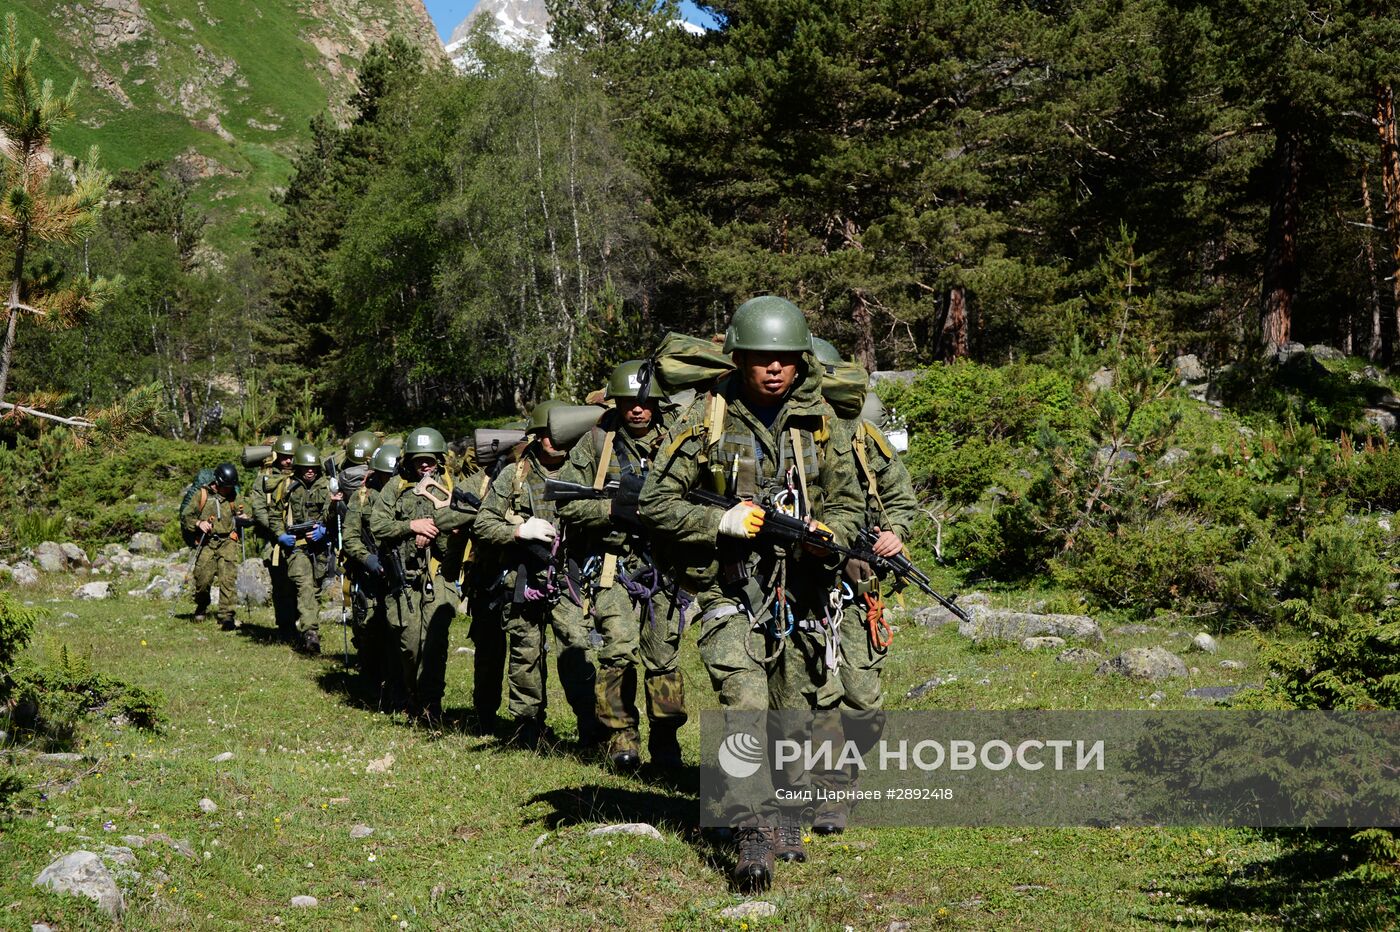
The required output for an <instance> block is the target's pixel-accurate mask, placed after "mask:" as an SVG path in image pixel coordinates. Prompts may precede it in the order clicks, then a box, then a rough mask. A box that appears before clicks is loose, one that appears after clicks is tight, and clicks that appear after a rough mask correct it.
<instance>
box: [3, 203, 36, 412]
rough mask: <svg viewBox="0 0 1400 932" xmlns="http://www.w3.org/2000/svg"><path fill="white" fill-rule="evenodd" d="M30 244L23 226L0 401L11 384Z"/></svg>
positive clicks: (17, 248)
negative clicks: (11, 366)
mask: <svg viewBox="0 0 1400 932" xmlns="http://www.w3.org/2000/svg"><path fill="white" fill-rule="evenodd" d="M28 245H29V230H28V229H27V228H26V227H21V229H20V231H19V236H18V237H17V238H16V240H15V264H14V276H15V277H14V278H13V279H11V281H10V297H9V302H8V304H9V311H10V319H9V322H8V324H7V326H6V327H5V348H4V350H3V351H0V401H4V400H5V390H6V389H7V388H9V385H10V360H12V359H13V358H14V355H15V330H17V329H18V328H19V315H20V306H21V305H23V304H24V299H25V294H24V254H25V252H26V251H27V247H28Z"/></svg>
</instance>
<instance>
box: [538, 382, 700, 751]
mask: <svg viewBox="0 0 1400 932" xmlns="http://www.w3.org/2000/svg"><path fill="white" fill-rule="evenodd" d="M624 403H625V402H624ZM620 420H621V417H620V413H619V412H618V410H617V409H614V410H613V411H611V412H609V413H607V414H605V415H604V416H603V419H602V421H601V422H600V423H599V426H598V427H596V428H594V429H593V430H591V431H589V432H588V433H587V434H585V435H584V436H583V438H582V439H580V440H579V442H578V443H577V444H576V445H575V446H574V448H573V449H572V450H571V451H570V453H569V460H568V462H567V463H565V464H564V467H563V469H562V470H560V473H559V478H561V479H563V480H565V481H567V482H574V483H577V484H579V485H602V484H604V483H606V482H609V481H621V480H622V477H623V475H624V474H630V475H633V476H635V477H637V478H641V477H643V476H644V475H645V474H646V472H647V470H648V469H650V466H651V462H652V461H653V460H654V459H655V457H656V453H657V451H658V449H659V447H660V445H661V440H662V436H663V433H664V429H663V428H664V425H663V424H662V419H661V415H660V412H659V411H658V412H657V413H656V414H655V415H654V416H653V419H652V424H651V427H650V429H649V430H648V431H647V433H646V434H644V435H643V436H641V437H633V436H632V435H631V434H630V433H629V432H628V431H627V428H626V427H625V426H624V425H622V424H621V423H620ZM605 449H606V450H607V451H608V453H609V456H608V458H607V468H606V469H605V470H604V471H603V476H602V479H601V481H599V479H598V474H599V469H600V466H601V465H602V462H601V461H602V455H603V452H604V450H605ZM559 513H560V516H561V517H563V519H564V521H565V522H566V523H567V524H568V525H569V528H570V530H571V531H573V530H574V529H577V531H579V532H581V534H579V535H578V537H581V538H582V539H583V541H584V542H585V543H584V547H583V548H582V551H583V552H585V553H587V554H588V557H589V559H590V561H594V560H596V561H599V563H600V566H599V567H598V569H597V571H596V572H597V576H596V577H595V578H597V579H598V585H599V588H598V590H597V593H596V595H595V597H594V603H593V617H594V619H595V622H596V624H597V626H598V630H599V633H601V634H602V637H603V646H602V647H600V648H599V649H598V686H597V715H598V722H599V724H601V725H602V726H603V727H604V728H606V729H608V730H610V731H611V732H612V734H613V737H612V740H611V741H610V746H609V750H610V751H612V750H615V749H619V748H624V747H626V748H636V746H637V744H638V737H637V724H638V719H639V717H640V716H639V714H638V711H637V699H636V696H637V667H638V665H639V664H640V665H641V666H642V667H643V669H644V670H645V676H644V680H643V682H644V687H645V690H646V704H647V720H648V721H649V723H650V725H651V735H652V745H653V752H654V753H653V756H654V757H655V756H656V753H655V752H656V749H657V748H658V747H660V745H661V742H662V741H663V740H665V741H668V747H669V746H673V745H674V740H675V733H676V731H677V729H679V728H680V727H681V726H682V725H684V724H685V721H686V711H685V688H684V687H685V684H684V679H683V677H682V675H681V672H680V670H679V669H677V666H678V663H679V658H680V639H681V621H682V611H683V608H682V607H681V606H680V605H677V604H676V603H675V601H674V600H673V598H672V595H673V593H674V592H675V584H674V583H672V582H670V581H669V580H667V579H665V578H664V577H663V575H662V574H661V572H660V570H659V569H658V568H656V566H655V565H654V561H653V560H652V557H651V552H650V547H649V546H648V545H647V542H646V540H645V539H644V538H643V537H642V528H641V526H640V525H637V526H635V527H628V526H626V525H622V524H620V523H619V522H618V521H616V520H615V519H614V518H613V516H612V502H611V500H608V499H598V500H592V501H589V500H578V501H572V502H568V503H567V504H564V505H563V506H561V507H560V509H559ZM576 539H577V538H576ZM686 601H688V597H686ZM665 732H669V735H665V734H663V733H665Z"/></svg>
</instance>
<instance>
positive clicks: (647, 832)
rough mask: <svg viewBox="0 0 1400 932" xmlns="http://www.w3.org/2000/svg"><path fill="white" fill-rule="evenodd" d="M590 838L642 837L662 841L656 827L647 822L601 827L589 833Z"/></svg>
mask: <svg viewBox="0 0 1400 932" xmlns="http://www.w3.org/2000/svg"><path fill="white" fill-rule="evenodd" d="M588 834H589V835H590V836H597V835H641V836H643V837H645V838H654V839H656V840H657V841H661V840H662V835H661V833H660V832H658V831H657V830H656V826H654V825H651V824H649V823H647V822H623V823H621V824H618V825H600V826H598V827H597V828H595V829H593V830H591V831H590V832H589V833H588Z"/></svg>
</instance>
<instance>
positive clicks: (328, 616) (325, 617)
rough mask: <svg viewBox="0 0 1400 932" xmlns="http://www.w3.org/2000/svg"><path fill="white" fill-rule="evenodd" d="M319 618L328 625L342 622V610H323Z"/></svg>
mask: <svg viewBox="0 0 1400 932" xmlns="http://www.w3.org/2000/svg"><path fill="white" fill-rule="evenodd" d="M318 617H319V618H320V619H321V621H322V622H324V623H326V624H331V623H333V622H337V621H340V609H338V608H323V609H321V614H320V615H319V616H318Z"/></svg>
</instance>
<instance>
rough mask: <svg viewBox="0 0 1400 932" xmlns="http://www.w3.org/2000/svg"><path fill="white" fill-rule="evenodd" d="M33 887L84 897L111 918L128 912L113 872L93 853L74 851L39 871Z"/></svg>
mask: <svg viewBox="0 0 1400 932" xmlns="http://www.w3.org/2000/svg"><path fill="white" fill-rule="evenodd" d="M33 885H34V886H36V887H47V888H49V889H50V890H53V891H54V892H56V893H69V894H72V895H73V896H85V897H87V898H88V899H90V900H92V901H93V902H95V903H96V904H97V908H98V909H100V910H102V911H103V912H105V913H107V914H108V915H109V916H116V915H118V914H120V913H121V912H122V910H124V909H126V900H125V899H124V898H123V897H122V891H121V888H120V887H118V886H117V881H116V880H115V879H114V878H113V877H112V873H111V871H109V870H107V865H105V864H103V863H102V859H101V858H99V857H98V856H97V855H96V854H93V853H92V852H91V851H74V852H72V853H70V854H65V855H63V856H62V857H61V858H59V859H58V860H56V861H54V862H53V863H52V864H50V865H49V866H48V867H46V868H44V869H43V870H42V871H40V873H39V876H38V877H36V878H35V879H34V884H33Z"/></svg>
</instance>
